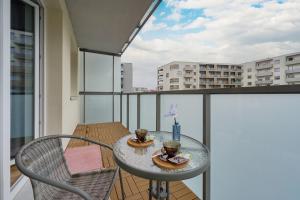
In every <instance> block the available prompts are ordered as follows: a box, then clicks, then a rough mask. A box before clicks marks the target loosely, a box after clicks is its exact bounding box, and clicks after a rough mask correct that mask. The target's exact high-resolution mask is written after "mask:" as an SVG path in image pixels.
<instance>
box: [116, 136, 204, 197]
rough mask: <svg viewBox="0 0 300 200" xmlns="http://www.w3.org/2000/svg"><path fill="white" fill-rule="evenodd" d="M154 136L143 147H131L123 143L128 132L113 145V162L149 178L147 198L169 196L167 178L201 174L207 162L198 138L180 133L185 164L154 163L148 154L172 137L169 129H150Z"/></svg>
mask: <svg viewBox="0 0 300 200" xmlns="http://www.w3.org/2000/svg"><path fill="white" fill-rule="evenodd" d="M149 134H150V135H153V136H154V143H153V144H152V145H151V146H149V147H147V148H134V147H131V146H129V145H128V144H127V140H128V139H129V138H131V137H134V136H135V135H134V134H129V135H126V136H124V137H122V138H121V139H119V140H118V141H117V142H116V143H115V144H114V147H113V155H114V159H115V161H116V163H117V164H118V165H119V167H120V168H122V169H123V170H125V171H127V172H129V173H131V174H133V175H135V176H139V177H142V178H145V179H149V180H150V181H149V199H151V198H152V196H153V197H155V198H156V199H164V198H166V199H168V198H169V181H178V180H184V179H189V178H193V177H195V176H198V175H200V174H202V173H203V172H204V171H205V170H206V169H207V168H208V166H209V162H210V158H209V150H208V148H207V147H206V146H205V145H204V144H202V143H201V142H199V141H197V140H195V139H193V138H191V137H188V136H186V135H183V134H181V138H180V144H181V147H180V151H181V152H182V153H185V154H189V156H190V157H191V159H190V161H189V162H188V164H187V166H186V167H184V168H182V169H176V170H167V169H163V168H160V167H158V166H157V165H155V164H154V163H153V161H152V155H153V153H154V152H156V151H157V150H160V149H161V148H162V146H163V142H165V141H169V140H172V133H170V132H164V131H150V132H149Z"/></svg>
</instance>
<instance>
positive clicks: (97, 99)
mask: <svg viewBox="0 0 300 200" xmlns="http://www.w3.org/2000/svg"><path fill="white" fill-rule="evenodd" d="M112 102H113V100H112V95H85V122H86V123H101V122H112V118H113V116H112Z"/></svg>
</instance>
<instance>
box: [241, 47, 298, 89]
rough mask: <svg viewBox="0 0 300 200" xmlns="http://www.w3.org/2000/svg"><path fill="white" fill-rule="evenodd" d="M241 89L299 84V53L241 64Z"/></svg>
mask: <svg viewBox="0 0 300 200" xmlns="http://www.w3.org/2000/svg"><path fill="white" fill-rule="evenodd" d="M242 66H243V73H242V87H253V86H271V85H292V84H300V52H298V53H293V54H288V55H281V56H277V57H272V58H266V59H261V60H256V61H251V62H247V63H243V64H242Z"/></svg>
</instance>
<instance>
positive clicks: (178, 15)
mask: <svg viewBox="0 0 300 200" xmlns="http://www.w3.org/2000/svg"><path fill="white" fill-rule="evenodd" d="M181 18H182V15H181V13H180V10H179V9H175V10H174V11H173V12H172V13H171V14H170V15H169V16H167V19H169V20H174V21H180V19H181Z"/></svg>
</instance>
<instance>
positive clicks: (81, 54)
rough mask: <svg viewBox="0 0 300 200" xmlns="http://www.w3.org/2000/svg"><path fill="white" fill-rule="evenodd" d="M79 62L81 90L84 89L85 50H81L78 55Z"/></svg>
mask: <svg viewBox="0 0 300 200" xmlns="http://www.w3.org/2000/svg"><path fill="white" fill-rule="evenodd" d="M78 63H79V69H78V73H79V76H78V77H79V91H80V92H81V91H84V77H83V76H84V67H83V66H84V52H82V51H80V52H79V56H78Z"/></svg>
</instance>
